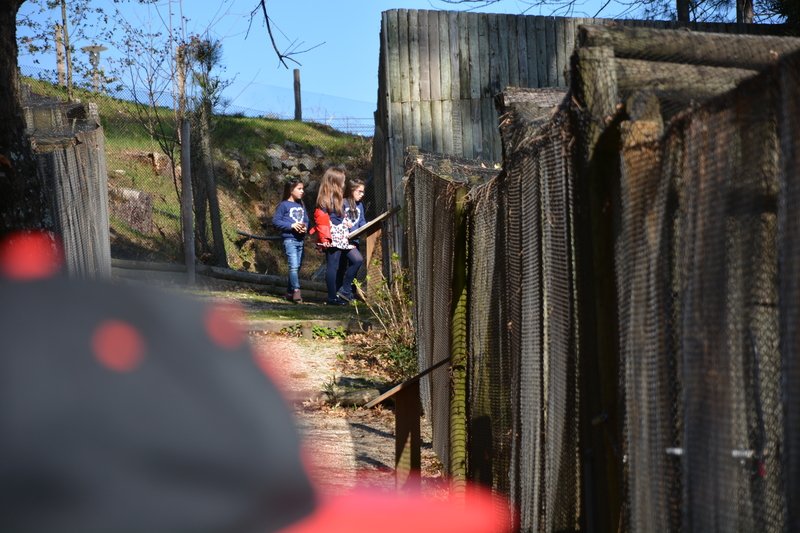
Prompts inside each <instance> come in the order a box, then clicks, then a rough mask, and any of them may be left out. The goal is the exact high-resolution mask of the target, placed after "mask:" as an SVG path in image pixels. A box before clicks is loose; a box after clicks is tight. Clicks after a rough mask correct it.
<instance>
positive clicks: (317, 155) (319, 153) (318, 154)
mask: <svg viewBox="0 0 800 533" xmlns="http://www.w3.org/2000/svg"><path fill="white" fill-rule="evenodd" d="M311 157H313V158H314V159H322V158H323V157H325V150H323V149H322V147H321V146H316V145H315V146H313V147H312V148H311Z"/></svg>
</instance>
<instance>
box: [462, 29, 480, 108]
mask: <svg viewBox="0 0 800 533" xmlns="http://www.w3.org/2000/svg"><path fill="white" fill-rule="evenodd" d="M466 19H467V31H468V32H469V36H468V38H467V46H468V51H467V58H468V59H467V64H466V69H467V70H466V71H467V75H468V78H467V79H468V80H469V84H468V85H467V88H468V89H469V90H468V91H463V90H462V93H463V96H462V98H465V99H471V98H480V97H481V68H480V52H479V47H480V39H479V38H478V15H477V14H476V13H467V14H466ZM462 61H463V58H462ZM462 80H463V79H462ZM462 83H463V81H462Z"/></svg>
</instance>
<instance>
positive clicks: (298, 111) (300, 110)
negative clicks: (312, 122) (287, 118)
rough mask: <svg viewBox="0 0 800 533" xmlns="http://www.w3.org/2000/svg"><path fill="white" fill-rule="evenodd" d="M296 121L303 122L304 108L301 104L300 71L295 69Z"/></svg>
mask: <svg viewBox="0 0 800 533" xmlns="http://www.w3.org/2000/svg"><path fill="white" fill-rule="evenodd" d="M294 119H295V120H298V121H300V120H303V106H302V104H301V102H300V69H299V68H296V69H294Z"/></svg>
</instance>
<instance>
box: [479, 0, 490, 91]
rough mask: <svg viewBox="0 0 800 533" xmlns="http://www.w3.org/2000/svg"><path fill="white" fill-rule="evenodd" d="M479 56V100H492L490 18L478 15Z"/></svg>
mask: <svg viewBox="0 0 800 533" xmlns="http://www.w3.org/2000/svg"><path fill="white" fill-rule="evenodd" d="M478 55H479V58H480V59H479V65H480V68H479V70H480V78H479V82H478V83H479V85H480V88H479V93H478V95H479V98H491V96H492V92H491V88H490V86H489V73H490V70H489V18H488V17H487V16H486V15H484V14H482V13H481V14H479V15H478Z"/></svg>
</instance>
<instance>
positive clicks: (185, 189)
mask: <svg viewBox="0 0 800 533" xmlns="http://www.w3.org/2000/svg"><path fill="white" fill-rule="evenodd" d="M190 130H191V124H190V122H189V119H188V118H184V119H182V120H181V221H182V222H183V224H182V225H183V251H184V259H185V261H186V274H187V275H188V283H189V285H194V284H195V281H196V279H195V270H194V216H193V215H194V213H193V211H192V165H191V160H192V157H191V148H190V144H189V135H190V133H189V132H190Z"/></svg>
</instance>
